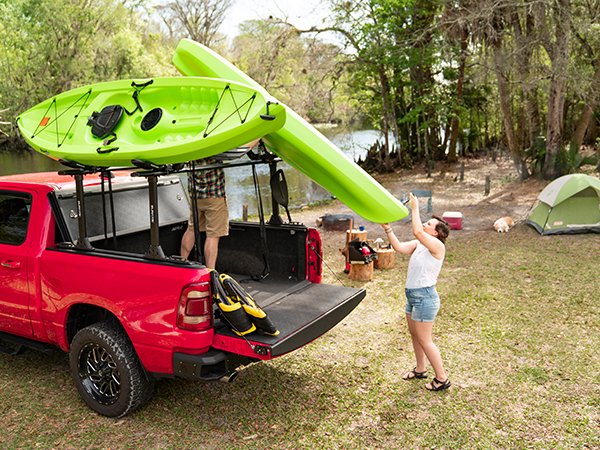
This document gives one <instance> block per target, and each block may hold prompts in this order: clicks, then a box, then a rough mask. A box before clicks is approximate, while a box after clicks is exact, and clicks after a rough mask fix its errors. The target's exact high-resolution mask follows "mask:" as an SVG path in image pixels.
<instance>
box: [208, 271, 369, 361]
mask: <svg viewBox="0 0 600 450" xmlns="http://www.w3.org/2000/svg"><path fill="white" fill-rule="evenodd" d="M238 280H239V278H238ZM242 286H243V288H244V289H245V290H246V291H247V292H248V293H250V294H251V295H252V297H254V300H255V301H256V303H258V305H259V306H261V308H262V309H263V310H264V311H265V312H266V313H267V314H268V315H269V318H270V319H271V321H272V322H273V324H274V325H275V326H276V327H277V329H278V330H279V335H278V336H267V335H265V334H261V333H260V332H258V331H256V332H253V333H250V334H248V335H246V336H238V335H237V334H235V333H233V332H232V331H231V330H230V328H229V327H228V326H227V325H226V324H225V323H221V321H219V320H215V322H216V323H215V328H216V330H215V336H214V339H213V348H215V349H219V350H223V351H226V352H230V353H234V354H238V355H243V356H248V357H251V358H257V359H263V360H265V359H272V358H275V357H277V356H281V355H284V354H286V353H288V352H291V351H293V350H296V349H298V348H300V347H303V346H304V345H306V344H308V343H309V342H311V341H312V340H314V339H316V338H318V337H319V336H321V335H322V334H324V333H326V332H327V331H328V330H330V329H331V328H333V327H334V326H335V325H337V324H338V323H339V322H340V321H341V320H342V319H343V318H344V317H346V316H347V315H348V314H349V313H350V312H351V311H352V310H353V309H354V308H355V307H356V306H357V305H358V304H359V303H360V302H361V301H362V299H363V298H364V297H365V295H366V291H365V290H364V289H356V288H349V287H341V286H333V285H328V284H314V283H311V282H309V281H306V280H304V281H301V282H295V283H292V282H290V281H287V282H286V281H277V280H268V279H265V280H263V281H260V282H257V281H246V282H243V283H242Z"/></svg>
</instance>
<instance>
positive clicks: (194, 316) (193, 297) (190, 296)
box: [177, 283, 213, 331]
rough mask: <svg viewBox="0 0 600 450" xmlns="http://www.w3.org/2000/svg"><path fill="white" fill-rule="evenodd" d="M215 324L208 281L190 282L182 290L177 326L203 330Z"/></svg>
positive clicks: (185, 328)
mask: <svg viewBox="0 0 600 450" xmlns="http://www.w3.org/2000/svg"><path fill="white" fill-rule="evenodd" d="M212 325H213V314H212V295H211V292H210V285H209V284H208V283H198V284H190V285H188V286H186V287H185V288H184V289H183V291H182V292H181V298H180V299H179V308H178V311H177V326H178V327H179V328H182V329H184V330H191V331H201V330H207V329H209V328H211V327H212Z"/></svg>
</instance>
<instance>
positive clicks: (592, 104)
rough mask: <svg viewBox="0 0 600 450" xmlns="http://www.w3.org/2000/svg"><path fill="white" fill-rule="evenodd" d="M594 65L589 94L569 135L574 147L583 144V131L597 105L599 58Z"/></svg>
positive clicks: (584, 131) (599, 80) (599, 95)
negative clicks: (571, 133) (573, 129)
mask: <svg viewBox="0 0 600 450" xmlns="http://www.w3.org/2000/svg"><path fill="white" fill-rule="evenodd" d="M594 66H595V67H596V71H595V72H594V78H593V81H592V92H590V95H589V96H588V97H587V102H586V103H585V105H584V106H583V111H582V112H581V116H580V117H579V120H578V121H577V126H576V127H575V131H574V132H573V136H572V137H571V144H572V145H574V146H576V148H579V147H581V145H582V144H583V139H584V138H585V133H586V132H587V129H588V127H589V125H590V121H591V119H592V116H593V115H594V110H595V109H596V107H597V106H598V100H599V97H600V94H599V91H600V89H599V86H600V59H598V60H597V61H596V62H595V64H594Z"/></svg>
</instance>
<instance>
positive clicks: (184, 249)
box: [179, 227, 196, 259]
mask: <svg viewBox="0 0 600 450" xmlns="http://www.w3.org/2000/svg"><path fill="white" fill-rule="evenodd" d="M195 239H196V238H195V236H194V229H193V228H192V227H188V228H187V230H185V233H183V237H182V238H181V248H180V250H179V254H180V255H181V257H182V258H183V259H188V257H189V256H190V252H191V251H192V248H194V241H195Z"/></svg>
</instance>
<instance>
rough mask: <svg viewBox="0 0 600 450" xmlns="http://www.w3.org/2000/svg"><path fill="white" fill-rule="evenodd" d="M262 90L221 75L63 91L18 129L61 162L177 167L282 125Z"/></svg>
mask: <svg viewBox="0 0 600 450" xmlns="http://www.w3.org/2000/svg"><path fill="white" fill-rule="evenodd" d="M284 123H285V108H284V107H283V106H282V105H279V104H277V103H276V102H275V101H274V99H273V98H271V97H270V96H269V95H268V94H267V95H265V93H264V92H263V91H262V90H258V89H256V88H255V87H251V86H247V85H244V84H241V83H236V82H230V81H224V80H220V79H214V78H201V77H177V78H153V79H150V80H143V81H133V82H132V81H131V80H121V81H111V82H108V83H99V84H92V85H89V86H84V87H80V88H77V89H73V90H70V91H67V92H63V93H61V94H59V95H57V96H55V97H53V98H50V99H48V100H46V101H44V102H42V103H40V104H39V105H37V106H34V107H33V108H31V109H29V110H27V111H25V112H24V113H22V114H21V115H20V116H19V117H18V118H17V125H18V127H19V130H20V132H21V134H22V135H23V137H24V138H25V140H26V141H27V143H28V144H29V145H31V147H33V148H34V149H35V150H37V151H39V152H41V153H43V154H45V155H47V156H49V157H51V158H54V159H68V160H72V161H76V162H79V163H81V164H86V165H93V166H99V167H110V166H131V165H132V163H131V161H132V160H135V159H139V160H145V161H149V162H152V163H155V164H175V163H181V162H187V161H191V160H195V159H201V158H205V157H207V156H212V155H216V154H218V153H222V152H225V151H227V150H230V149H232V148H235V147H239V146H242V145H244V144H246V143H248V142H250V141H252V140H254V139H257V138H260V137H262V136H264V135H265V134H267V133H271V132H273V131H275V130H277V129H279V128H281V127H282V126H283V124H284Z"/></svg>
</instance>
